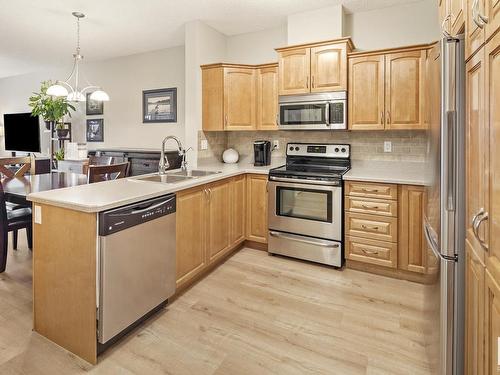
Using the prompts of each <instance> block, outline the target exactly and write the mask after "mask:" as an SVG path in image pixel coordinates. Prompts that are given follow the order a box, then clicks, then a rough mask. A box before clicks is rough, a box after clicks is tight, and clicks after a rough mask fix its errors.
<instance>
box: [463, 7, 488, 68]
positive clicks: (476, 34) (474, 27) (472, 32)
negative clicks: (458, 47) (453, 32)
mask: <svg viewBox="0 0 500 375" xmlns="http://www.w3.org/2000/svg"><path fill="white" fill-rule="evenodd" d="M476 1H477V3H476ZM485 2H486V0H466V8H465V9H466V11H465V60H467V59H468V58H469V57H470V56H472V55H473V54H474V53H475V52H476V51H477V50H478V49H479V48H480V47H481V46H482V45H483V43H484V42H485V29H484V26H482V27H480V26H479V25H482V21H481V20H480V19H479V18H478V17H477V16H476V19H475V20H474V15H475V14H474V13H475V12H476V11H473V9H472V6H473V5H474V4H476V9H477V12H478V13H480V14H481V15H485V11H484V9H485V5H486V3H485ZM478 24H479V25H478Z"/></svg>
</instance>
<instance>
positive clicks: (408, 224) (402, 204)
mask: <svg viewBox="0 0 500 375" xmlns="http://www.w3.org/2000/svg"><path fill="white" fill-rule="evenodd" d="M399 189H400V190H399V201H398V204H399V243H398V245H399V246H398V262H399V268H401V269H405V270H407V271H412V272H418V273H426V269H427V264H426V263H427V246H426V240H425V238H424V231H423V226H422V223H423V214H424V208H425V207H426V205H427V194H426V191H425V188H424V187H423V186H408V185H401V186H400V188H399Z"/></svg>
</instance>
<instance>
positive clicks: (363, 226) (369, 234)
mask: <svg viewBox="0 0 500 375" xmlns="http://www.w3.org/2000/svg"><path fill="white" fill-rule="evenodd" d="M345 234H346V235H348V236H355V237H363V238H368V239H371V240H380V241H389V242H397V240H398V219H397V218H395V217H384V216H377V215H367V214H358V213H352V212H346V213H345Z"/></svg>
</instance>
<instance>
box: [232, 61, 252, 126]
mask: <svg viewBox="0 0 500 375" xmlns="http://www.w3.org/2000/svg"><path fill="white" fill-rule="evenodd" d="M255 103H256V98H255V70H254V69H243V68H224V129H225V130H252V129H255Z"/></svg>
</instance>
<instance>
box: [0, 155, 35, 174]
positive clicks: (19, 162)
mask: <svg viewBox="0 0 500 375" xmlns="http://www.w3.org/2000/svg"><path fill="white" fill-rule="evenodd" d="M7 166H19V168H18V169H15V168H12V167H9V168H8V167H7ZM30 170H31V157H30V156H23V157H10V158H0V172H1V173H2V174H3V175H5V177H9V178H14V177H22V176H24V175H25V174H26V172H28V171H30Z"/></svg>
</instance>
